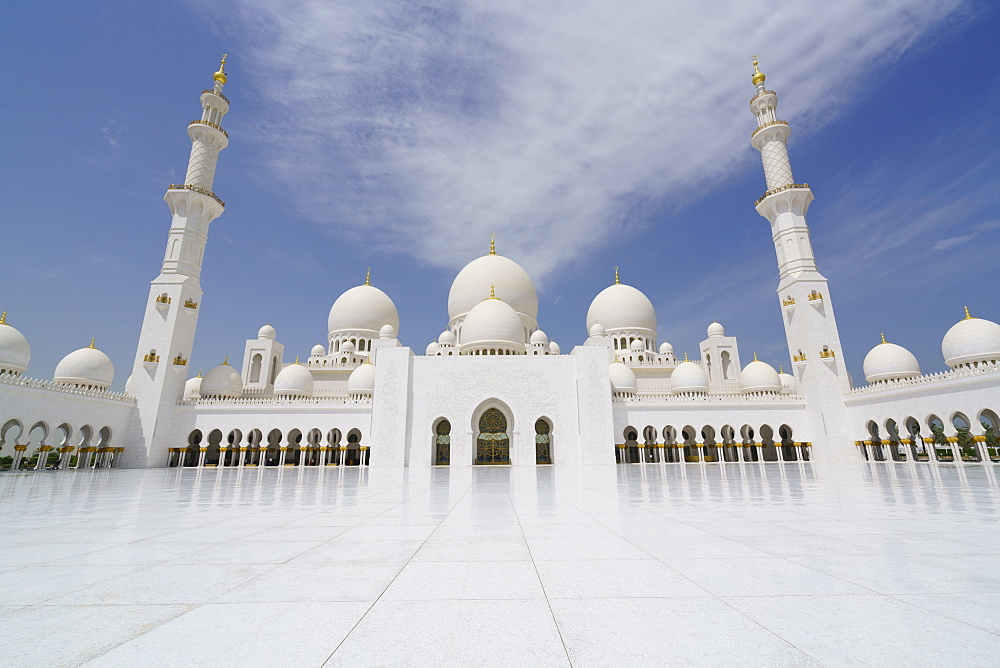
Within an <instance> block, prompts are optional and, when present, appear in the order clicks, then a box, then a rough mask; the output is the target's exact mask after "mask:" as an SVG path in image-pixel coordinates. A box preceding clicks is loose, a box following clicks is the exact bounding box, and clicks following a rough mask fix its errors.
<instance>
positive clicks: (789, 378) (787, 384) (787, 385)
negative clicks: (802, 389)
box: [778, 367, 799, 394]
mask: <svg viewBox="0 0 1000 668" xmlns="http://www.w3.org/2000/svg"><path fill="white" fill-rule="evenodd" d="M778 378H779V379H781V393H782V394H798V393H799V381H798V380H796V379H795V376H793V375H792V374H790V373H785V370H784V369H782V368H781V367H778Z"/></svg>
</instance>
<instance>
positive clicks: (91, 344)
mask: <svg viewBox="0 0 1000 668" xmlns="http://www.w3.org/2000/svg"><path fill="white" fill-rule="evenodd" d="M96 340H97V337H96V336H92V337H90V345H89V346H87V347H88V348H97V346H95V345H94V341H96Z"/></svg>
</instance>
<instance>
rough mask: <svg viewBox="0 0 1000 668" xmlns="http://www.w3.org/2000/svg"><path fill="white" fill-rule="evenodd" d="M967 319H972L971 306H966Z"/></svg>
mask: <svg viewBox="0 0 1000 668" xmlns="http://www.w3.org/2000/svg"><path fill="white" fill-rule="evenodd" d="M965 319H966V320H972V314H971V313H969V307H968V306H966V307H965Z"/></svg>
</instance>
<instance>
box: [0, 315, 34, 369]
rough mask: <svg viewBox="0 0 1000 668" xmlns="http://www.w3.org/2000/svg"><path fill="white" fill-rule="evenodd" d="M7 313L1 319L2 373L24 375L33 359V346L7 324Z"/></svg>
mask: <svg viewBox="0 0 1000 668" xmlns="http://www.w3.org/2000/svg"><path fill="white" fill-rule="evenodd" d="M6 315H7V314H6V312H4V315H3V317H0V372H6V373H16V374H22V373H24V372H25V370H27V368H28V361H29V360H30V359H31V346H29V345H28V339H26V338H24V335H23V334H21V332H19V331H17V330H16V329H14V328H13V327H12V326H10V325H8V324H7V318H6Z"/></svg>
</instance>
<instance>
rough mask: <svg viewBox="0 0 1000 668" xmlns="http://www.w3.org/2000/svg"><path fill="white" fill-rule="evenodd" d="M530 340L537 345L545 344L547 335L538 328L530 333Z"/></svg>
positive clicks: (546, 343) (547, 340) (547, 338)
mask: <svg viewBox="0 0 1000 668" xmlns="http://www.w3.org/2000/svg"><path fill="white" fill-rule="evenodd" d="M531 342H532V343H533V344H535V345H539V346H547V345H548V344H549V337H548V335H547V334H546V333H545V332H543V331H542V330H540V329H536V330H535V331H534V332H532V333H531Z"/></svg>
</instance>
